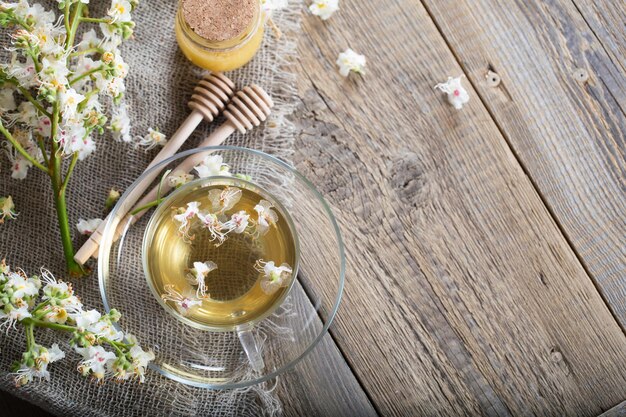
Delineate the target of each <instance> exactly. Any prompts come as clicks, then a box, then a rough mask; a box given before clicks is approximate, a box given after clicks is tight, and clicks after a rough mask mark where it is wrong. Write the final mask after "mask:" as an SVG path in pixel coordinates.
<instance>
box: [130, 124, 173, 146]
mask: <svg viewBox="0 0 626 417" xmlns="http://www.w3.org/2000/svg"><path fill="white" fill-rule="evenodd" d="M166 143H167V139H166V137H165V135H164V134H163V133H161V132H159V130H158V129H152V128H150V129H148V134H147V135H146V136H144V137H142V138H139V139H138V142H137V146H143V147H144V148H145V150H150V149H152V148H156V147H157V146H165V144H166Z"/></svg>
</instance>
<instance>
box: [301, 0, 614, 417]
mask: <svg viewBox="0 0 626 417" xmlns="http://www.w3.org/2000/svg"><path fill="white" fill-rule="evenodd" d="M305 32H306V35H307V36H306V37H305V38H304V39H303V40H302V42H301V44H300V53H301V56H302V57H301V74H302V77H301V79H300V81H299V89H300V91H301V94H302V98H303V103H302V110H301V113H300V115H299V117H300V118H301V124H302V134H301V138H300V141H299V143H298V154H297V160H298V161H299V162H298V168H299V169H300V170H301V171H302V172H304V173H305V174H306V175H307V176H308V177H309V178H311V179H313V180H314V182H315V183H316V185H317V186H318V187H319V188H320V189H321V190H322V192H323V193H324V194H325V195H326V196H327V197H328V199H329V200H330V202H331V204H332V205H333V208H334V209H335V210H336V212H337V214H338V217H339V219H340V221H341V224H342V227H343V231H344V234H345V238H346V239H345V240H346V241H347V242H348V254H347V262H348V276H347V284H346V293H345V294H346V295H345V298H344V305H343V308H342V312H341V314H340V315H339V317H338V322H337V326H336V327H335V329H334V330H333V335H334V338H335V340H336V341H337V342H338V344H339V346H340V347H341V349H342V351H343V352H344V353H345V355H346V358H347V360H348V362H349V363H350V365H351V367H352V369H353V370H355V372H356V373H357V374H358V377H359V379H360V381H361V382H362V383H363V385H364V386H365V388H366V390H367V391H368V393H369V395H370V397H371V398H372V400H373V401H374V403H375V404H376V405H377V408H378V409H379V410H380V412H381V414H383V415H477V414H483V415H533V414H534V415H559V416H560V415H577V416H579V415H597V414H599V413H600V412H602V411H603V410H606V409H608V408H609V407H610V406H612V405H614V404H615V403H617V402H619V401H620V400H622V399H623V398H622V397H623V386H624V383H625V381H626V366H625V365H626V358H624V355H623V352H624V349H626V338H625V337H624V335H623V333H622V332H621V329H620V327H619V325H618V324H617V323H616V322H615V320H614V319H613V317H612V316H611V314H610V312H609V310H608V309H607V307H606V305H605V304H604V302H603V300H602V298H601V297H600V295H599V294H598V292H597V290H596V288H595V287H594V285H593V283H592V281H591V280H590V278H589V276H588V274H587V273H586V271H585V269H584V268H583V266H582V265H581V264H580V262H579V260H578V259H577V257H576V255H575V253H574V252H573V251H572V250H571V248H570V246H569V245H568V241H567V239H566V238H565V237H564V236H563V234H562V233H561V231H560V229H559V227H558V225H557V224H555V222H554V221H553V219H552V218H551V216H550V213H549V211H548V210H547V209H546V207H545V206H544V204H543V202H542V200H541V198H540V196H539V195H538V194H537V193H536V191H535V189H534V187H533V184H532V183H531V181H530V180H529V178H528V177H527V176H526V174H525V172H524V170H523V169H522V167H521V166H520V165H519V163H518V161H517V159H516V157H515V155H514V154H513V152H512V151H511V149H510V148H509V146H508V144H507V142H506V140H505V138H504V137H503V135H502V134H501V132H500V130H499V128H498V126H497V125H496V124H495V123H494V121H493V120H492V118H491V116H490V114H489V112H488V111H487V109H486V108H485V107H484V106H483V105H482V103H481V101H480V100H477V99H476V92H475V91H474V90H472V89H471V88H470V94H471V95H472V96H473V97H475V98H474V100H473V101H471V102H470V105H469V106H467V107H466V108H464V109H463V110H462V111H455V110H454V109H452V108H451V107H449V106H448V105H447V103H445V100H444V98H443V97H442V96H441V95H440V94H438V93H436V92H435V91H434V90H433V88H432V87H433V85H434V84H436V83H437V82H440V81H444V80H445V78H446V77H447V76H448V75H458V74H461V73H462V69H461V68H460V66H459V65H458V63H457V61H456V59H455V57H454V55H453V54H452V53H451V52H450V50H449V49H448V46H447V45H446V43H445V41H444V39H443V38H442V36H441V35H440V34H439V32H438V30H437V28H436V26H435V24H434V23H433V21H432V20H431V18H430V16H429V14H428V13H427V12H426V10H425V9H424V8H423V7H422V5H421V4H420V3H417V2H408V1H399V0H396V1H392V0H385V1H373V0H372V1H360V2H356V1H352V2H349V1H344V2H343V3H342V10H341V12H340V13H338V14H337V15H335V16H333V18H332V19H331V20H329V21H328V22H322V21H320V20H319V19H317V18H315V17H306V18H305ZM346 47H351V48H353V49H355V50H356V51H358V52H360V53H364V54H365V55H366V56H367V57H368V73H367V75H365V76H364V77H359V76H353V77H351V78H350V79H348V80H344V79H342V78H341V77H340V76H339V75H338V74H337V71H336V67H335V64H334V61H335V60H336V56H337V53H338V52H339V51H342V50H343V49H345V48H346ZM544 93H545V92H544ZM564 143H566V142H564ZM555 146H556V145H555Z"/></svg>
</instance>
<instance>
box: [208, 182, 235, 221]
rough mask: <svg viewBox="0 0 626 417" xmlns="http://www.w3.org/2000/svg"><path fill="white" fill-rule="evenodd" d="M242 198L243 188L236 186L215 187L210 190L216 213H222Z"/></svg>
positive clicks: (210, 199) (212, 204)
mask: <svg viewBox="0 0 626 417" xmlns="http://www.w3.org/2000/svg"><path fill="white" fill-rule="evenodd" d="M240 199H241V190H240V189H239V188H236V187H225V188H224V189H221V190H220V189H219V188H213V189H212V190H210V191H209V201H210V202H211V210H212V211H213V212H214V213H216V214H222V213H225V212H226V211H228V210H230V209H231V208H233V206H234V205H235V204H237V203H238V202H239V200H240Z"/></svg>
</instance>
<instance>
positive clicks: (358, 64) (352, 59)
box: [337, 48, 366, 77]
mask: <svg viewBox="0 0 626 417" xmlns="http://www.w3.org/2000/svg"><path fill="white" fill-rule="evenodd" d="M365 64H366V60H365V56H364V55H360V54H357V53H356V52H354V51H353V50H352V49H350V48H348V49H346V50H345V51H344V52H342V53H340V54H339V57H338V58H337V65H338V66H339V74H341V75H342V76H343V77H347V76H348V75H349V74H350V71H353V72H355V73H357V74H365Z"/></svg>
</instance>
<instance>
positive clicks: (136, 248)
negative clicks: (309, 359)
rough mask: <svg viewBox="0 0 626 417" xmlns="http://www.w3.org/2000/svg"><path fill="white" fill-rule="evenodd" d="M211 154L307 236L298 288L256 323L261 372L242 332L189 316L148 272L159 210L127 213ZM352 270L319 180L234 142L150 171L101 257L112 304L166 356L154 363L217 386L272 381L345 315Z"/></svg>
mask: <svg viewBox="0 0 626 417" xmlns="http://www.w3.org/2000/svg"><path fill="white" fill-rule="evenodd" d="M207 155H212V156H215V155H220V156H221V157H222V159H223V162H224V163H225V164H227V165H228V167H229V172H230V174H231V175H232V177H231V178H233V181H237V179H238V178H239V179H241V184H242V185H243V184H245V183H246V182H251V183H252V184H254V185H255V186H258V187H259V188H261V189H263V190H265V191H266V192H267V193H268V194H270V195H271V196H272V197H273V198H274V199H275V200H276V202H277V203H278V205H279V206H280V207H282V208H283V209H284V210H285V211H286V212H287V213H288V214H289V218H290V219H291V223H292V224H291V227H293V228H294V229H295V234H296V235H297V240H298V242H299V258H298V266H297V268H298V270H297V276H295V277H294V281H293V283H292V284H291V286H290V288H289V292H288V293H287V295H286V296H285V297H284V299H282V303H281V304H280V306H279V307H278V308H277V309H276V310H274V311H273V312H272V313H271V314H270V315H269V316H267V317H265V318H263V319H262V320H261V321H259V322H256V323H255V324H254V327H253V328H252V330H251V335H252V337H253V339H254V341H255V343H256V346H257V347H258V349H259V352H260V355H261V356H262V358H263V361H264V368H263V369H262V370H261V371H257V370H254V369H253V368H252V366H251V365H250V362H249V360H248V356H247V355H246V352H245V351H244V349H243V348H242V344H241V342H240V338H239V336H238V334H237V332H235V331H211V330H206V329H202V328H198V326H192V325H189V324H185V322H184V320H182V321H181V320H180V318H179V317H177V316H176V315H175V314H172V311H171V310H172V309H171V308H170V309H168V308H167V306H164V305H163V303H161V302H159V300H158V299H157V298H156V297H155V295H154V294H153V291H152V290H151V288H150V285H149V284H148V281H147V280H146V275H145V273H144V263H143V260H144V259H143V251H142V246H143V243H144V242H143V239H144V234H145V231H146V228H147V227H148V224H149V222H150V219H151V217H152V214H153V212H154V209H152V210H151V211H147V212H145V213H141V214H142V215H141V217H139V218H138V219H137V218H136V217H137V216H125V213H127V212H128V211H130V210H131V209H132V208H133V207H134V202H132V201H131V198H129V195H132V194H133V191H134V190H135V189H136V188H137V187H138V186H139V185H140V184H145V182H146V179H147V178H154V177H157V180H155V182H154V183H153V184H152V186H158V184H159V181H160V180H161V178H162V177H164V176H166V175H167V173H168V171H169V172H176V171H177V169H176V168H177V167H178V166H179V164H181V163H183V162H184V161H187V162H185V163H184V164H183V166H190V165H189V163H190V161H191V162H194V161H195V162H199V161H202V159H203V158H204V157H206V156H207ZM196 164H197V163H196ZM191 166H193V165H191ZM222 174H223V173H222ZM165 181H167V179H166V180H165ZM152 186H151V187H150V188H152ZM162 197H163V196H162ZM131 203H133V204H131ZM157 210H158V208H157ZM344 272H345V259H344V249H343V243H342V240H341V235H340V232H339V228H338V226H337V222H336V220H335V218H334V216H333V214H332V212H331V210H330V208H329V206H328V204H327V203H326V202H325V201H324V199H323V197H322V196H321V195H320V193H319V192H318V191H317V190H316V189H315V188H314V187H313V185H312V184H311V183H310V182H309V181H308V180H307V179H306V178H304V177H303V176H302V175H301V174H299V173H298V172H297V171H295V169H294V168H293V167H292V166H290V165H288V164H286V163H284V162H282V161H280V160H279V159H277V158H275V157H272V156H270V155H267V154H265V153H263V152H259V151H255V150H250V149H245V148H237V147H228V146H221V147H208V148H202V149H195V150H191V151H187V152H183V153H180V154H177V155H175V156H173V157H171V158H169V159H167V160H165V161H163V162H162V163H160V164H158V165H156V166H154V167H153V168H151V169H150V170H148V171H146V172H145V173H144V174H143V175H142V177H140V178H139V179H137V181H135V183H134V184H133V185H132V186H131V187H130V188H129V189H128V190H127V191H126V193H124V195H123V196H122V198H121V199H120V201H119V202H118V204H117V205H116V207H115V208H114V210H113V211H112V213H111V215H110V217H109V220H108V221H107V224H106V229H105V231H104V234H103V237H102V241H101V245H100V251H99V259H98V277H99V284H100V292H101V295H102V300H103V302H104V305H105V308H106V310H107V311H108V310H110V309H111V308H116V309H118V310H119V311H120V312H121V313H122V320H121V323H120V325H121V327H122V328H123V329H124V330H126V331H127V332H130V333H132V334H133V335H135V336H136V337H137V338H138V339H139V341H140V342H141V344H142V346H144V347H146V348H151V349H152V350H153V351H154V353H155V356H156V358H155V360H154V362H153V363H152V364H151V365H150V368H151V369H152V370H154V371H157V372H159V373H161V374H163V375H165V376H166V377H169V378H171V379H173V380H176V381H179V382H181V383H184V384H188V385H192V386H196V387H203V388H210V389H232V388H242V387H247V386H250V385H253V384H257V383H260V382H263V381H267V380H269V379H272V378H274V377H276V376H277V375H279V374H281V373H282V372H285V371H286V370H288V369H290V368H292V367H293V366H295V364H296V363H298V362H299V361H300V360H302V358H304V357H305V356H306V355H307V354H308V353H309V352H310V351H311V350H312V349H313V348H314V347H315V346H316V345H317V344H318V343H319V341H320V340H321V339H322V337H323V336H324V335H325V334H326V332H327V331H328V328H329V326H330V324H331V322H332V320H333V318H334V317H335V314H336V313H337V309H338V307H339V303H340V300H341V295H342V292H343V286H344Z"/></svg>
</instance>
